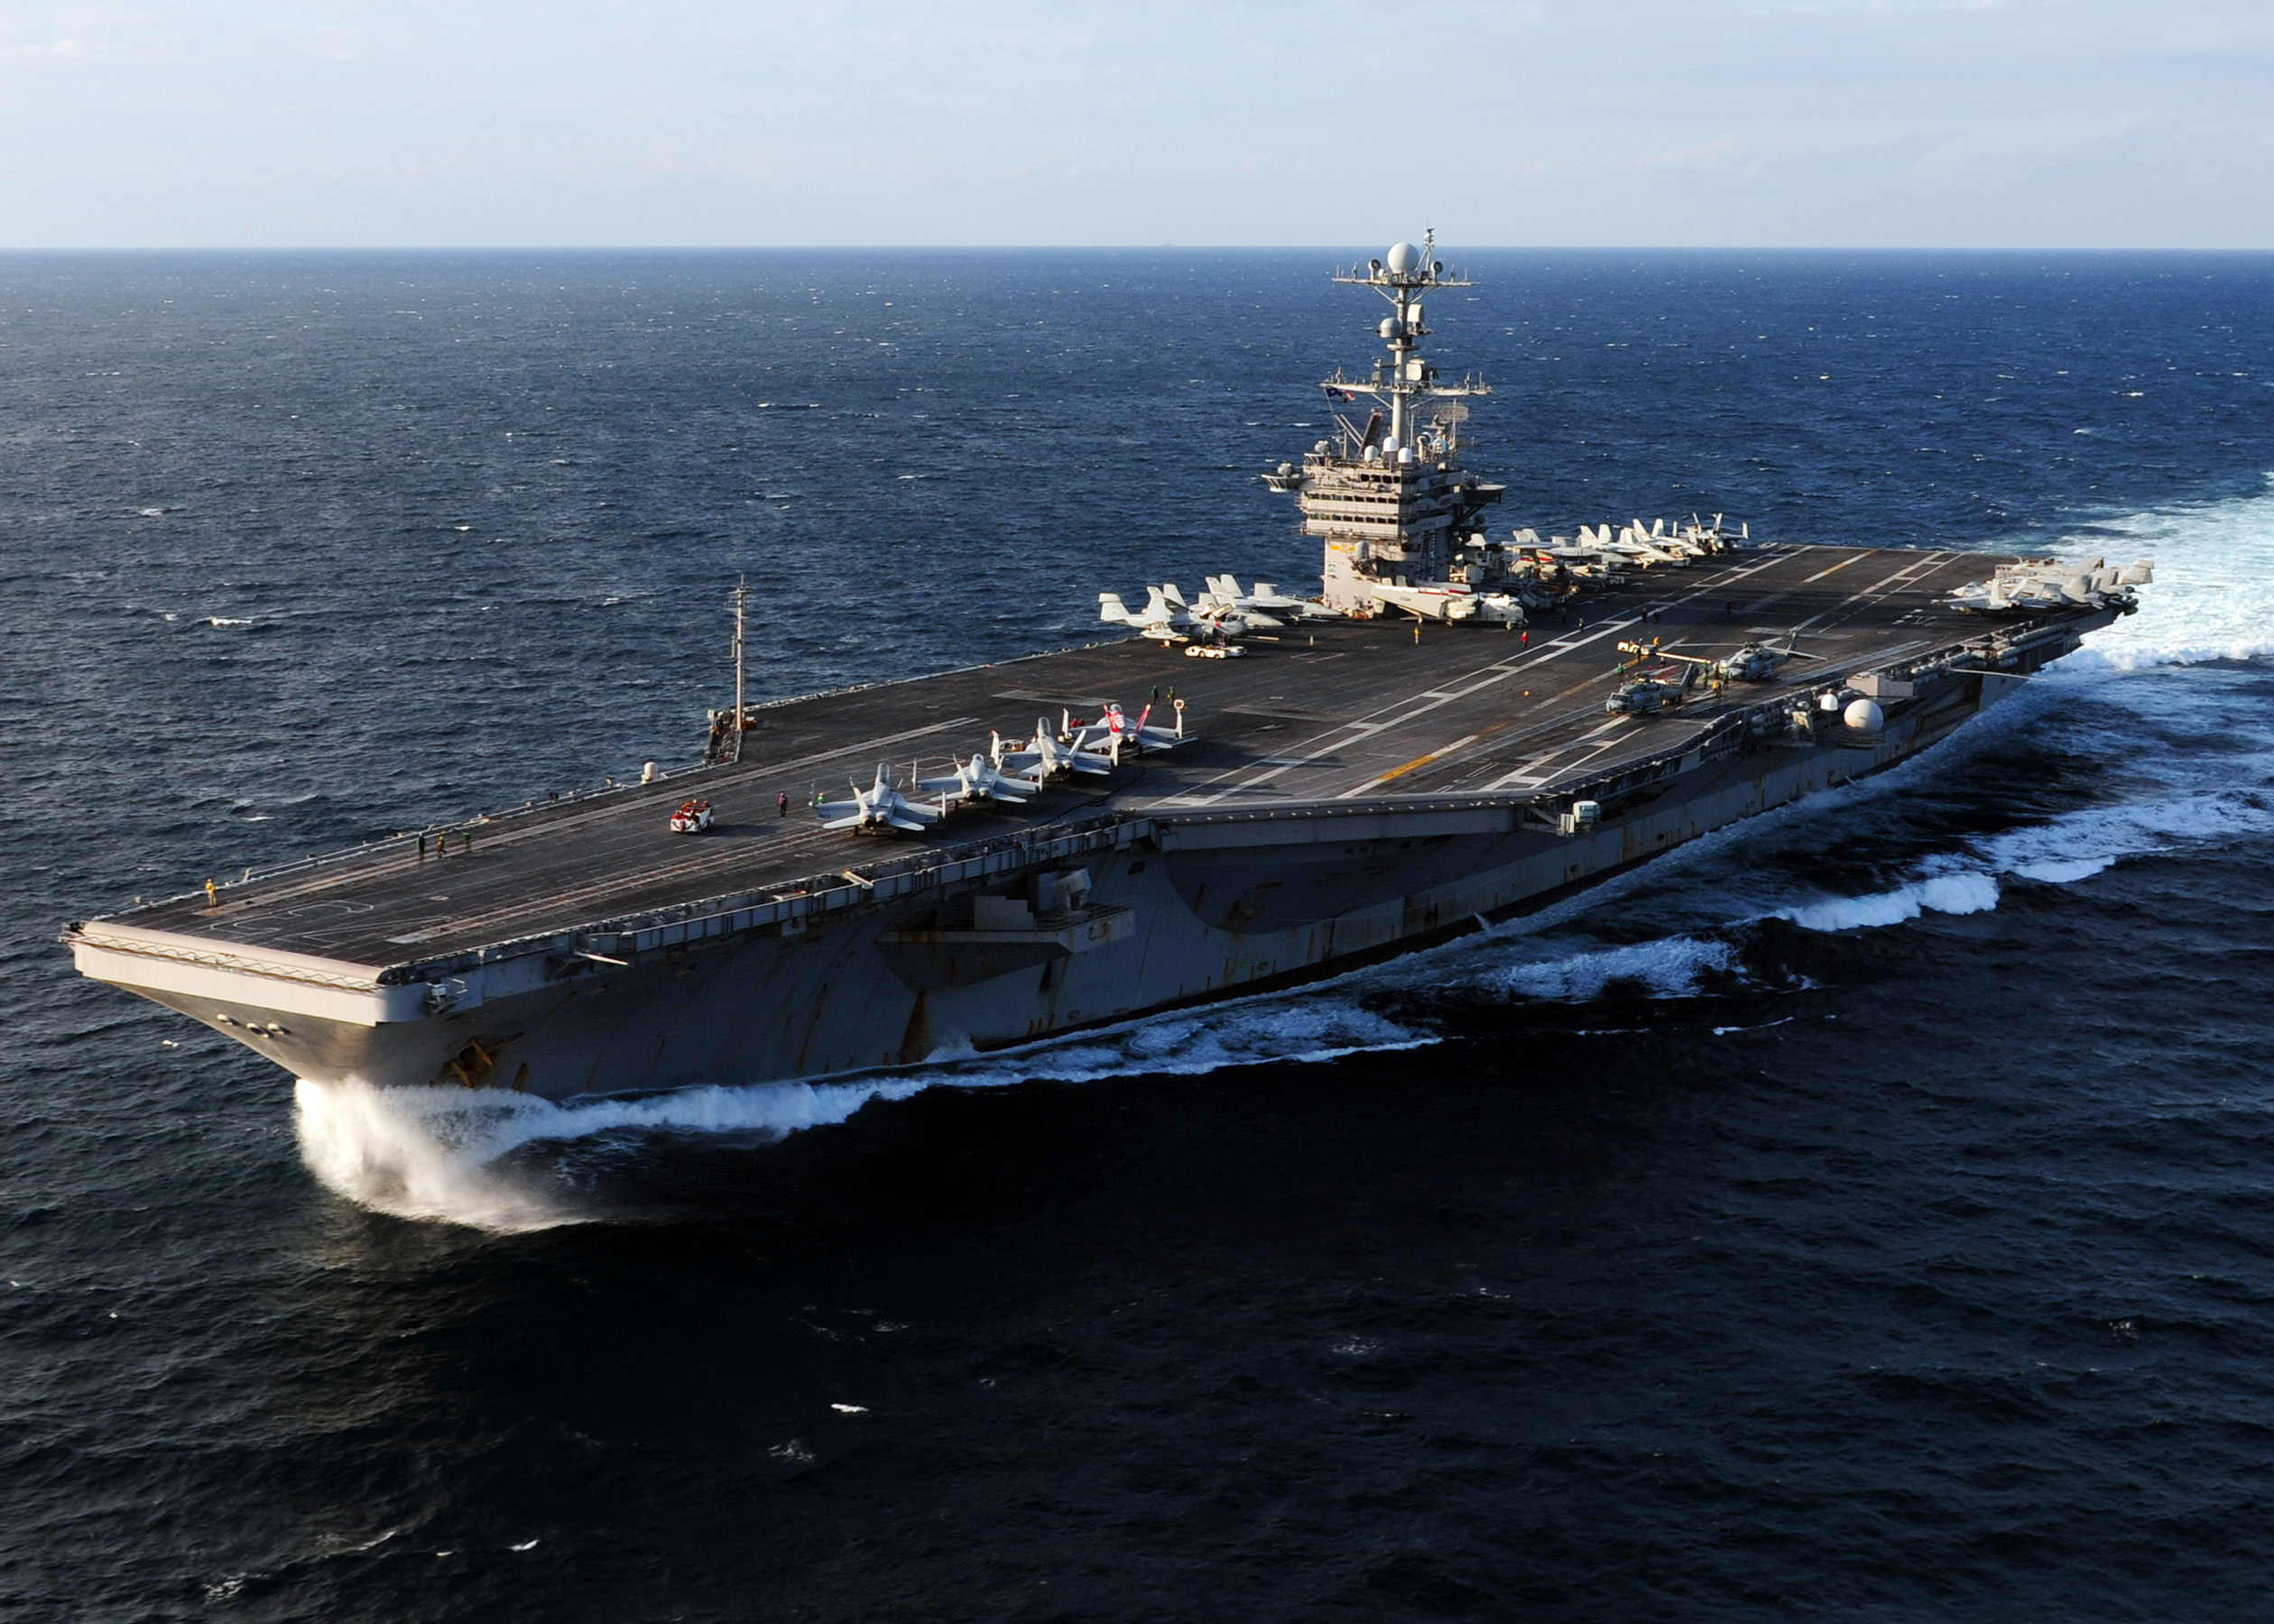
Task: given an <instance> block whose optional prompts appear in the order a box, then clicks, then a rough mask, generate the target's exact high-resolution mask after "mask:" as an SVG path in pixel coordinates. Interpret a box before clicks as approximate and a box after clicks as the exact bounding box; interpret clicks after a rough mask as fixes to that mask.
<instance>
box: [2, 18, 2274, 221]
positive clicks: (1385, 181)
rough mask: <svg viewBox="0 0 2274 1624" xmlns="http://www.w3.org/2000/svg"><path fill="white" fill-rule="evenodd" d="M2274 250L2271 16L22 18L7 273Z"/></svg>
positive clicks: (8, 43) (9, 87) (11, 70)
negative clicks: (1286, 253) (1489, 250)
mask: <svg viewBox="0 0 2274 1624" xmlns="http://www.w3.org/2000/svg"><path fill="white" fill-rule="evenodd" d="M1422 224H1434V225H1435V226H1437V230H1438V233H1439V235H1440V237H1441V238H1442V239H1443V240H1445V241H1446V242H1447V243H1448V244H1459V245H1465V246H1480V247H1481V246H1602V247H1630V246H1748V247H1807V246H1813V247H1888V248H1932V247H1979V248H2258V249H2265V248H2274V0H2247V3H2246V0H2200V3H2198V0H1742V3H1741V0H1696V3H1695V4H1678V3H1675V0H1589V3H1586V4H1565V3H1563V0H1540V3H1539V4H1472V3H1469V0H1435V3H1433V4H1417V5H1394V4H1386V3H1373V4H1365V3H1359V0H1312V3H1310V4H1301V5H1297V4H1277V3H1271V0H1253V3H1243V0H1216V3H1214V4H1208V5H1196V4H1186V3H1184V0H1148V3H1147V4H1142V5H1139V4H1123V5H1094V4H1086V3H1083V0H1058V3H1056V4H1031V3H1030V0H989V3H987V4H953V5H951V4H925V3H920V0H864V3H863V4H848V5H837V4H781V3H775V0H741V3H726V0H636V3H632V0H624V3H618V0H448V3H445V0H289V3H287V0H172V3H170V4H163V5H159V4H116V3H112V0H0V248H126V247H136V248H140V247H255V248H257V247H481V246H494V247H513V246H594V247H605V246H709V245H717V246H761V247H774V246H801V245H815V246H819V245H911V246H914V245H1065V246H1083V245H1160V244H1175V245H1179V246H1202V245H1225V246H1234V245H1240V246H1271V245H1287V246H1295V245H1305V246H1308V245H1319V244H1343V243H1349V242H1353V241H1357V242H1365V241H1371V240H1373V239H1377V238H1379V239H1381V240H1383V241H1388V240H1391V239H1392V238H1395V237H1399V236H1407V235H1414V234H1415V233H1416V232H1417V231H1418V230H1419V226H1421V225H1422Z"/></svg>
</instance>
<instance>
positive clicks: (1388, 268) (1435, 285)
mask: <svg viewBox="0 0 2274 1624" xmlns="http://www.w3.org/2000/svg"><path fill="white" fill-rule="evenodd" d="M1335 280H1336V281H1338V282H1346V283H1354V284H1355V285H1357V286H1361V287H1366V288H1372V289H1373V290H1374V291H1376V292H1378V293H1380V294H1381V295H1382V297H1383V298H1384V299H1385V300H1388V301H1389V304H1390V314H1389V315H1387V316H1385V317H1383V318H1382V325H1381V326H1380V327H1379V328H1377V329H1376V331H1377V332H1378V334H1379V335H1380V337H1381V339H1382V344H1383V346H1384V349H1385V352H1386V353H1385V354H1383V355H1380V356H1377V357H1376V358H1375V361H1374V364H1373V373H1372V374H1370V375H1367V376H1363V377H1359V378H1351V377H1346V376H1345V375H1344V374H1343V372H1342V370H1341V369H1340V368H1336V371H1335V374H1334V375H1333V376H1331V377H1329V378H1328V379H1327V381H1326V383H1324V384H1323V385H1322V387H1323V388H1324V389H1325V390H1326V392H1327V397H1328V399H1329V401H1360V400H1363V401H1369V402H1371V405H1372V409H1371V410H1370V411H1368V413H1367V415H1366V417H1365V419H1364V420H1363V424H1362V423H1360V422H1357V421H1354V420H1352V419H1351V418H1350V417H1347V416H1345V415H1344V414H1343V413H1342V412H1340V411H1336V413H1335V416H1336V427H1337V429H1339V430H1340V432H1339V434H1338V435H1336V437H1334V438H1327V439H1322V440H1320V441H1319V442H1318V443H1317V445H1316V446H1314V447H1313V448H1311V449H1310V450H1309V451H1308V452H1307V453H1305V454H1304V457H1303V462H1302V466H1301V467H1300V469H1297V468H1296V467H1294V466H1292V465H1290V464H1285V463H1282V464H1281V465H1280V468H1279V470H1278V472H1277V473H1274V474H1270V475H1265V476H1264V477H1265V479H1266V480H1267V481H1268V482H1269V483H1270V484H1271V486H1272V488H1273V489H1275V490H1282V491H1287V490H1291V491H1297V492H1299V493H1300V495H1299V501H1300V503H1301V506H1302V513H1303V532H1304V534H1306V535H1309V536H1316V537H1318V538H1319V539H1320V540H1322V541H1323V542H1324V543H1325V551H1326V558H1325V564H1324V567H1323V571H1322V585H1323V588H1324V590H1323V591H1322V593H1321V595H1320V599H1321V602H1322V603H1323V604H1325V605H1326V607H1327V608H1328V609H1331V610H1334V611H1336V612H1337V613H1341V614H1350V613H1352V612H1356V613H1359V614H1371V613H1373V611H1374V609H1375V606H1376V605H1377V604H1379V603H1382V602H1383V601H1384V590H1385V589H1387V592H1388V595H1389V600H1390V601H1393V602H1395V603H1396V604H1397V606H1399V607H1401V608H1410V609H1413V610H1414V611H1415V612H1417V613H1424V614H1426V613H1427V611H1426V610H1423V609H1421V608H1420V607H1419V603H1420V600H1419V599H1418V598H1416V597H1412V596H1409V595H1410V594H1414V593H1417V592H1424V591H1426V590H1427V589H1428V587H1430V586H1445V585H1449V584H1453V583H1456V582H1457V583H1459V584H1461V585H1468V584H1469V571H1470V567H1471V566H1472V564H1474V566H1476V567H1477V569H1478V572H1479V578H1478V581H1477V583H1476V584H1477V585H1480V586H1481V585H1483V584H1484V579H1483V575H1482V570H1483V565H1484V540H1485V538H1484V535H1483V534H1482V532H1480V531H1478V530H1477V528H1476V527H1477V525H1478V523H1479V522H1480V521H1481V520H1482V518H1483V515H1484V510H1485V509H1486V508H1488V507H1490V506H1491V505H1492V504H1493V503H1496V502H1498V501H1499V500H1500V499H1501V497H1502V494H1503V487H1502V486H1500V485H1497V484H1484V482H1482V481H1480V480H1479V479H1478V478H1477V477H1476V476H1475V475H1474V474H1470V473H1467V472H1465V470H1464V469H1463V468H1462V467H1461V465H1460V456H1461V425H1462V424H1463V423H1464V422H1465V421H1466V420H1467V419H1468V407H1467V405H1466V402H1467V401H1469V400H1470V399H1472V398H1474V397H1475V396H1478V395H1484V394H1488V393H1490V392H1491V391H1490V389H1489V388H1488V387H1487V386H1486V385H1485V384H1484V383H1483V382H1482V381H1481V380H1479V379H1476V378H1474V377H1465V378H1464V379H1462V381H1461V382H1459V383H1445V382H1444V381H1442V380H1441V379H1440V378H1439V377H1438V375H1437V367H1436V366H1435V364H1432V363H1431V362H1429V361H1428V359H1426V358H1425V357H1424V356H1423V355H1422V354H1421V350H1420V343H1421V340H1422V339H1424V338H1426V337H1428V335H1429V329H1428V328H1427V327H1426V326H1424V325H1423V317H1424V314H1425V306H1424V304H1423V300H1422V295H1423V294H1425V293H1429V292H1434V291H1438V290H1441V289H1447V288H1468V287H1474V285H1475V284H1474V282H1472V281H1468V280H1467V279H1466V278H1465V277H1462V276H1459V275H1456V274H1454V273H1451V272H1447V270H1446V268H1445V265H1444V263H1443V262H1442V261H1440V260H1438V259H1437V238H1436V235H1435V234H1434V233H1431V234H1429V235H1427V236H1425V237H1424V238H1423V240H1422V243H1421V244H1420V245H1419V246H1416V245H1414V244H1411V243H1400V244H1398V245H1396V246H1395V247H1393V248H1391V250H1390V253H1389V254H1388V256H1387V258H1386V259H1378V260H1373V261H1369V262H1368V263H1367V264H1366V265H1365V266H1363V267H1359V268H1354V269H1353V270H1351V271H1349V272H1345V273H1344V274H1342V275H1339V276H1337V277H1336V278H1335ZM1472 536H1474V538H1475V540H1476V541H1477V543H1478V546H1477V548H1476V549H1474V551H1469V550H1468V549H1465V546H1464V544H1465V542H1467V541H1468V540H1469V539H1470V538H1471V537H1472ZM1465 552H1466V553H1467V556H1466V557H1465V556H1464V554H1465ZM1432 618H1443V616H1442V615H1437V616H1432Z"/></svg>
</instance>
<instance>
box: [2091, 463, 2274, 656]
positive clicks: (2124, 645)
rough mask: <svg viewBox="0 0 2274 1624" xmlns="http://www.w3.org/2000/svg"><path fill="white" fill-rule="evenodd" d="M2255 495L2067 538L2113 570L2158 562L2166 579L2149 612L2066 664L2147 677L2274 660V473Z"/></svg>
mask: <svg viewBox="0 0 2274 1624" xmlns="http://www.w3.org/2000/svg"><path fill="white" fill-rule="evenodd" d="M2268 487H2269V488H2268V489H2267V490H2265V491H2262V492H2260V493H2259V494H2256V495H2251V496H2239V497H2230V498H2228V499H2226V500H2224V501H2221V502H2207V503H2187V504H2184V505H2181V506H2177V507H2172V508H2166V509H2161V510H2158V511H2155V512H2145V513H2135V514H2131V515H2130V516H2128V517H2125V518H2122V519H2118V520H2114V521H2110V522H2108V523H2106V524H2103V525H2100V526H2097V527H2095V531H2094V533H2093V534H2091V535H2089V536H2086V537H2085V538H2082V539H2072V540H2064V541H2063V542H2062V544H2061V550H2062V552H2063V554H2064V556H2075V554H2077V553H2080V552H2083V551H2085V550H2086V549H2090V550H2091V551H2093V552H2096V553H2101V554H2103V555H2105V556H2106V557H2107V558H2108V559H2109V560H2110V562H2112V563H2114V562H2118V561H2120V560H2121V561H2122V562H2125V563H2129V562H2131V560H2132V559H2133V558H2153V559H2154V560H2155V563H2156V580H2155V585H2153V586H2148V587H2143V588H2142V589H2141V591H2140V613H2139V614H2134V615H2129V616H2127V617H2126V618H2125V619H2124V620H2122V621H2121V622H2119V623H2117V624H2115V625H2113V626H2111V627H2109V628H2108V629H2107V630H2106V631H2104V632H2095V633H2094V635H2093V638H2092V640H2091V641H2090V642H2089V643H2087V644H2086V645H2085V648H2084V649H2083V650H2082V651H2079V652H2078V653H2075V654H2073V655H2071V656H2069V658H2068V659H2067V660H2065V661H2064V662H2063V665H2064V666H2065V667H2066V668H2068V669H2073V670H2091V669H2116V670H2137V669H2141V668H2143V667H2147V666H2158V665H2185V664H2188V663H2190V662H2194V661H2199V660H2252V659H2256V658H2259V657H2260V656H2263V655H2267V654H2274V475H2269V476H2268Z"/></svg>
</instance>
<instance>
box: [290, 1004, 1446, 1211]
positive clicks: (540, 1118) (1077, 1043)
mask: <svg viewBox="0 0 2274 1624" xmlns="http://www.w3.org/2000/svg"><path fill="white" fill-rule="evenodd" d="M1434 1041H1436V1039H1435V1038H1432V1037H1430V1036H1428V1034H1426V1033H1422V1032H1417V1031H1415V1030H1413V1029H1410V1028H1408V1027H1405V1026H1401V1025H1400V1024H1399V1023H1398V1022H1396V1021H1393V1020H1389V1019H1387V1018H1386V1017H1383V1016H1381V1015H1378V1014H1375V1013H1373V1011H1371V1010H1364V1009H1362V1008H1360V1007H1359V1006H1358V1005H1356V1004H1355V1003H1352V1002H1349V1001H1345V1000H1342V999H1337V998H1334V997H1331V996H1329V997H1324V998H1322V997H1319V996H1317V995H1312V996H1308V997H1306V996H1300V995H1297V996H1287V995H1280V996H1277V997H1271V998H1264V999H1257V1000H1253V1001H1243V1002H1239V1003H1234V1004H1228V1005H1219V1006H1216V1007H1215V1008H1213V1009H1210V1010H1205V1011H1199V1012H1196V1013H1194V1014H1190V1015H1179V1016H1170V1017H1166V1018H1162V1019H1158V1020H1148V1021H1139V1022H1132V1023H1131V1024H1129V1025H1127V1026H1123V1027H1120V1028H1114V1029H1106V1030H1105V1031H1101V1032H1097V1033H1093V1034H1087V1035H1086V1036H1084V1037H1081V1038H1067V1039H1061V1040H1059V1041H1057V1042H1050V1043H1040V1044H1032V1045H1028V1046H1026V1047H1022V1048H1020V1049H1017V1050H1012V1051H1003V1052H998V1053H995V1054H991V1055H975V1054H973V1053H972V1051H971V1049H970V1046H969V1044H968V1043H967V1042H965V1043H962V1044H959V1045H951V1046H948V1047H947V1048H945V1049H944V1050H943V1051H941V1052H939V1053H938V1054H936V1055H935V1057H934V1060H933V1061H932V1062H929V1063H927V1064H925V1065H923V1066H912V1067H910V1068H908V1069H906V1070H901V1071H892V1072H880V1073H873V1074H868V1075H861V1076H855V1077H849V1078H847V1079H846V1080H845V1081H843V1082H834V1083H803V1082H790V1083H756V1084H740V1085H732V1084H716V1085H711V1086H698V1087H692V1088H682V1089H678V1090H675V1091H673V1092H671V1093H661V1094H653V1095H649V1096H647V1097H644V1098H640V1099H626V1100H590V1101H578V1102H574V1103H568V1104H557V1103H554V1102H552V1101H550V1100H543V1099H539V1098H537V1097H536V1096H534V1095H531V1094H519V1093H506V1092H504V1091H501V1090H495V1089H475V1090H467V1089H463V1088H373V1087H369V1086H367V1085H365V1084H356V1083H345V1084H325V1083H314V1082H310V1081H308V1080H306V1079H302V1080H301V1081H300V1084H299V1086H298V1090H297V1103H298V1107H299V1109H298V1120H299V1128H300V1158H301V1159H302V1160H303V1161H304V1162H306V1163H307V1165H308V1167H309V1168H310V1171H311V1172H313V1173H314V1174H315V1175H316V1176H317V1177H318V1178H319V1179H321V1180H322V1181H323V1182H324V1184H325V1185H327V1186H328V1187H330V1188H331V1189H332V1190H333V1191H335V1192H336V1193H337V1194H338V1195H344V1196H346V1197H347V1199H348V1200H350V1201H353V1202H356V1204H359V1205H362V1206H366V1207H370V1208H372V1209H373V1210H374V1211H377V1212H383V1213H393V1214H394V1215H395V1216H397V1217H403V1218H434V1219H443V1220H447V1221H448V1222H451V1223H463V1224H467V1225H471V1226H473V1227H476V1228H479V1229H490V1230H504V1231H515V1230H529V1229H542V1228H546V1227H549V1226H551V1225H554V1224H560V1223H579V1222H585V1221H589V1220H593V1219H597V1218H604V1217H605V1216H606V1215H607V1214H606V1213H605V1209H604V1208H602V1207H599V1206H598V1205H596V1204H595V1203H594V1202H592V1201H591V1200H590V1199H589V1198H587V1197H584V1196H581V1195H578V1193H577V1192H575V1191H574V1190H573V1189H570V1188H568V1187H565V1186H562V1185H561V1184H559V1181H557V1180H552V1179H548V1178H547V1177H545V1176H543V1175H541V1174H538V1173H525V1172H522V1171H518V1170H516V1169H513V1168H511V1167H502V1166H501V1165H500V1164H501V1163H502V1162H503V1161H504V1158H508V1157H510V1156H511V1155H512V1153H513V1152H514V1151H516V1150H519V1149H522V1148H523V1147H524V1146H529V1145H533V1144H538V1143H541V1142H545V1141H556V1142H557V1141H574V1140H594V1139H596V1138H599V1137H601V1136H603V1135H619V1134H639V1133H718V1134H746V1135H753V1136H756V1137H759V1138H762V1139H779V1138H781V1137H784V1136H786V1135H788V1134H791V1133H797V1132H800V1131H802V1130H805V1129H809V1128H816V1127H821V1126H825V1125H827V1124H830V1123H836V1122H842V1121H845V1120H846V1119H847V1118H848V1117H850V1116H852V1115H853V1113H854V1112H856V1111H858V1110H860V1109H861V1107H862V1106H864V1105H865V1104H867V1103H869V1102H870V1101H872V1100H904V1099H907V1098H909V1097H910V1096H911V1095H913V1094H916V1093H920V1092H922V1091H923V1090H925V1089H928V1088H935V1087H955V1088H988V1087H1002V1086H1004V1085H1007V1084H1015V1083H1023V1082H1034V1081H1049V1082H1061V1083H1086V1082H1092V1081H1095V1080H1098V1079H1101V1078H1105V1077H1114V1076H1124V1075H1139V1074H1152V1075H1195V1074H1198V1073H1202V1072H1212V1071H1218V1070H1222V1069H1224V1068H1225V1067H1226V1066H1260V1065H1265V1064H1271V1063H1281V1064H1284V1063H1289V1062H1305V1061H1323V1060H1332V1059H1338V1058H1340V1057H1344V1056H1346V1055H1353V1054H1357V1053H1361V1052H1363V1051H1369V1050H1379V1049H1404V1048H1417V1047H1422V1046H1424V1045H1426V1044H1429V1043H1432V1042H1434Z"/></svg>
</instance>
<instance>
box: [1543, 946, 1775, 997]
mask: <svg viewBox="0 0 2274 1624" xmlns="http://www.w3.org/2000/svg"><path fill="white" fill-rule="evenodd" d="M1735 956H1736V955H1735V950H1734V949H1733V948H1732V947H1731V946H1730V945H1729V944H1728V943H1727V942H1721V941H1715V940H1714V939H1713V938H1711V937H1688V936H1676V937H1665V938H1663V939H1661V940H1659V941H1655V942H1635V943H1632V944H1629V945H1628V946H1622V947H1600V948H1590V949H1586V950H1584V951H1581V952H1578V953H1574V954H1570V955H1567V956H1564V957H1560V958H1551V959H1539V960H1534V961H1532V962H1530V963H1527V964H1511V965H1508V966H1506V967H1505V968H1503V969H1502V970H1501V971H1499V972H1498V979H1499V981H1500V983H1501V984H1502V986H1503V987H1505V988H1506V989H1507V990H1508V991H1509V992H1512V993H1514V994H1516V995H1517V996H1519V997H1522V998H1536V999H1542V1000H1551V1001H1558V1002H1567V1003H1585V1002H1586V1001H1588V1000H1590V999H1594V998H1600V997H1601V996H1602V995H1603V993H1604V990H1605V989H1606V988H1609V987H1611V986H1613V985H1632V986H1636V987H1640V988H1642V989H1644V990H1646V991H1648V992H1650V993H1651V994H1653V995H1654V996H1656V997H1659V998H1687V997H1688V996H1689V995H1690V994H1692V993H1694V992H1696V991H1697V984H1698V981H1699V978H1700V977H1702V976H1704V975H1705V974H1706V973H1707V972H1708V971H1715V970H1728V969H1729V968H1731V966H1732V965H1733V963H1734V961H1735Z"/></svg>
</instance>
